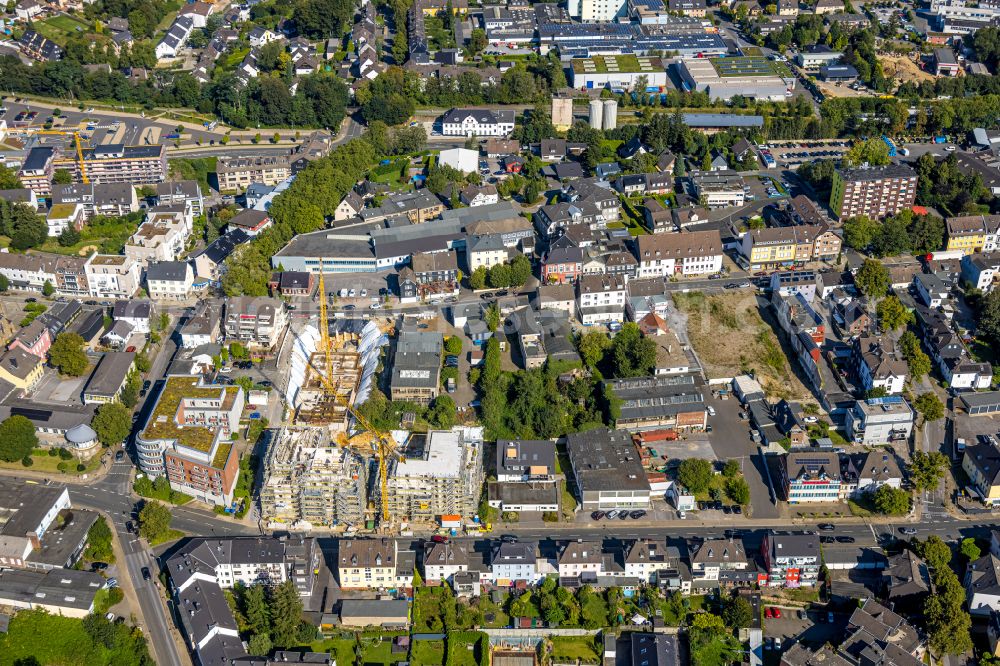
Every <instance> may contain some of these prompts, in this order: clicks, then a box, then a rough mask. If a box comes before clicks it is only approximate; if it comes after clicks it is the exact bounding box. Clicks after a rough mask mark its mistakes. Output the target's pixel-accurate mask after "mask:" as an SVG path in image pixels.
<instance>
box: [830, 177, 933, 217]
mask: <svg viewBox="0 0 1000 666" xmlns="http://www.w3.org/2000/svg"><path fill="white" fill-rule="evenodd" d="M916 196H917V172H916V171H914V170H913V169H912V168H910V167H908V166H906V165H905V164H889V165H887V166H882V167H872V168H867V169H865V168H862V169H838V170H837V171H836V172H834V175H833V187H832V189H831V192H830V209H831V210H832V211H833V212H834V214H835V215H836V216H837V217H839V218H840V219H842V220H844V219H848V218H851V217H857V216H858V215H867V216H868V217H870V218H872V219H873V220H881V219H883V218H886V217H889V216H891V215H895V214H896V213H898V212H899V211H901V210H903V209H905V208H910V207H911V206H913V203H914V201H915V200H916Z"/></svg>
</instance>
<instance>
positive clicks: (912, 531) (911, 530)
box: [899, 527, 917, 536]
mask: <svg viewBox="0 0 1000 666" xmlns="http://www.w3.org/2000/svg"><path fill="white" fill-rule="evenodd" d="M899 531H900V533H902V534H905V535H906V536H913V535H915V534H916V533H917V530H916V529H914V528H912V527H900V528H899Z"/></svg>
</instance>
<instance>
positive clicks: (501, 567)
mask: <svg viewBox="0 0 1000 666" xmlns="http://www.w3.org/2000/svg"><path fill="white" fill-rule="evenodd" d="M490 573H491V575H492V578H493V582H494V583H495V584H496V585H497V586H499V587H507V586H509V585H511V584H512V583H514V582H516V581H519V580H520V581H526V582H527V583H528V584H529V585H533V584H534V583H535V582H536V581H538V579H539V578H540V574H539V572H538V544H537V543H536V542H534V541H517V542H513V543H510V542H507V541H501V542H500V543H498V544H496V545H495V547H494V548H493V553H492V556H491V558H490Z"/></svg>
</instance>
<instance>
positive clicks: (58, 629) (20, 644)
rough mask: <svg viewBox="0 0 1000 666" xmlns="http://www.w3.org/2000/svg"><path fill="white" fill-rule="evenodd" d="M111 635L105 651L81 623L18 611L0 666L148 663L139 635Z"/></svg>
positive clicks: (120, 628)
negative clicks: (143, 661)
mask: <svg viewBox="0 0 1000 666" xmlns="http://www.w3.org/2000/svg"><path fill="white" fill-rule="evenodd" d="M111 634H112V636H111V643H110V644H111V645H113V646H114V647H113V648H112V649H109V648H106V647H105V646H104V644H101V643H97V642H95V641H94V640H93V639H92V638H91V637H90V635H89V634H88V633H87V631H86V630H85V629H84V628H83V621H82V620H75V619H72V618H68V617H60V616H58V615H49V614H48V613H46V612H45V611H40V610H30V611H29V610H24V611H20V612H18V613H17V614H16V615H14V617H13V618H11V621H10V627H9V629H8V631H7V633H6V634H0V666H16V665H17V664H38V665H39V666H111V665H112V664H137V663H140V660H141V659H142V657H141V655H143V654H145V658H146V659H147V660H148V659H149V656H148V653H147V651H146V647H145V640H144V639H143V638H142V633H141V632H138V631H133V630H132V629H130V628H129V627H126V626H124V625H114V628H113V629H112V630H111ZM148 663H152V662H151V661H149V662H148ZM346 663H350V662H346Z"/></svg>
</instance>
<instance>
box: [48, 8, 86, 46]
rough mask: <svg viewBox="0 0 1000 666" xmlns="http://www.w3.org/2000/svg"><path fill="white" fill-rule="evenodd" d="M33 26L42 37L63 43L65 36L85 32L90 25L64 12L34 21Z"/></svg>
mask: <svg viewBox="0 0 1000 666" xmlns="http://www.w3.org/2000/svg"><path fill="white" fill-rule="evenodd" d="M34 26H35V31H36V32H38V33H39V34H40V35H42V36H43V37H48V38H49V39H51V40H52V41H53V42H55V43H56V44H65V43H66V38H67V37H69V36H70V35H72V34H74V33H81V32H86V31H87V30H89V29H90V26H89V25H87V24H86V23H84V22H83V21H81V20H79V19H76V18H73V17H72V16H68V15H66V14H58V15H56V16H50V17H49V18H47V19H45V20H42V21H35V23H34Z"/></svg>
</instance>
